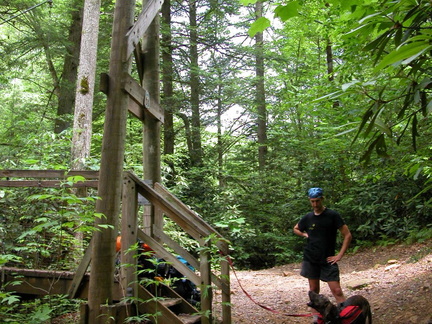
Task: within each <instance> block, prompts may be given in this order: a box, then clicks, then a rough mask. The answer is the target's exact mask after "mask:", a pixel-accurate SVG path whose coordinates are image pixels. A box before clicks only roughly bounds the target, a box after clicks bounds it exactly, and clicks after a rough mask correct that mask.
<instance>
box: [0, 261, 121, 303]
mask: <svg viewBox="0 0 432 324" xmlns="http://www.w3.org/2000/svg"><path fill="white" fill-rule="evenodd" d="M0 275H1V277H0V284H1V285H2V286H3V287H4V289H5V291H8V292H15V293H17V294H23V295H34V296H45V295H49V294H63V295H67V294H68V292H69V289H70V287H71V284H72V281H73V278H74V275H75V272H70V271H54V270H35V269H20V268H8V267H1V268H0ZM89 277H90V275H89V274H86V275H85V276H84V278H83V280H82V282H81V285H80V287H79V289H78V291H77V294H76V296H75V297H76V298H82V299H87V296H88V287H89ZM120 291H121V290H120V287H119V284H118V282H115V285H114V300H120V299H121V294H120Z"/></svg>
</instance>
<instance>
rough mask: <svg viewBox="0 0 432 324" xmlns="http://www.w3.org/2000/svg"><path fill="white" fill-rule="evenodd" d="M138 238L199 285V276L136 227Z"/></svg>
mask: <svg viewBox="0 0 432 324" xmlns="http://www.w3.org/2000/svg"><path fill="white" fill-rule="evenodd" d="M138 238H139V239H141V240H143V241H144V243H147V244H148V245H149V246H150V247H151V249H152V250H153V251H155V252H156V255H157V256H158V257H160V258H162V259H164V260H165V261H166V262H169V263H170V264H171V265H172V266H173V267H174V268H176V269H177V270H178V271H179V272H180V273H181V274H183V275H184V276H185V277H186V278H189V280H190V281H192V282H193V283H194V284H195V285H197V286H199V285H201V278H200V277H199V276H198V275H197V274H196V273H195V272H193V271H192V270H191V269H189V267H188V266H187V265H185V264H184V263H182V262H181V261H180V260H178V259H177V258H176V257H175V256H174V255H172V254H171V253H170V252H168V251H167V250H165V248H164V247H163V246H162V245H161V244H159V243H158V242H157V241H156V240H154V239H153V238H151V237H150V236H148V235H147V234H145V233H144V232H143V231H142V230H141V229H138Z"/></svg>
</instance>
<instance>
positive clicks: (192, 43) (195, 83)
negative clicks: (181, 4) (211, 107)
mask: <svg viewBox="0 0 432 324" xmlns="http://www.w3.org/2000/svg"><path fill="white" fill-rule="evenodd" d="M189 29H190V32H189V33H190V34H189V55H190V60H191V63H190V69H189V74H190V91H191V94H190V96H191V97H190V102H191V108H192V121H191V124H192V129H191V131H192V152H190V154H191V163H192V165H193V166H201V165H202V155H203V152H202V146H201V116H200V107H199V104H200V103H199V94H200V85H199V66H198V33H197V7H196V1H195V0H189Z"/></svg>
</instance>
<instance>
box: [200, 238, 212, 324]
mask: <svg viewBox="0 0 432 324" xmlns="http://www.w3.org/2000/svg"><path fill="white" fill-rule="evenodd" d="M201 248H202V250H201V252H200V273H201V311H202V312H203V313H204V314H209V317H206V316H205V315H203V316H201V323H202V324H210V323H212V315H211V314H212V303H213V301H212V299H213V291H212V286H211V284H212V282H211V267H210V241H208V242H206V243H204V245H203V246H202V247H201Z"/></svg>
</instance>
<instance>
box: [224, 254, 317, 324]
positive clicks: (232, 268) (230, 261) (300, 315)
mask: <svg viewBox="0 0 432 324" xmlns="http://www.w3.org/2000/svg"><path fill="white" fill-rule="evenodd" d="M219 253H220V254H221V255H223V253H222V251H219ZM225 257H226V260H227V262H228V264H229V265H230V267H231V270H232V272H233V273H234V276H235V278H236V280H237V282H238V284H239V286H240V289H241V290H242V291H243V293H244V294H245V295H246V296H247V297H248V298H249V299H250V300H251V301H252V302H253V303H254V304H255V305H257V306H259V307H261V308H263V309H265V310H267V311H269V312H272V313H273V314H279V315H284V316H290V317H312V316H313V315H315V314H311V313H307V314H287V313H282V312H280V311H278V310H275V309H273V308H270V307H268V306H265V305H262V304H260V303H259V302H257V301H256V300H255V299H253V298H252V296H251V295H250V294H249V293H248V292H247V291H246V289H244V287H243V285H242V284H241V282H240V280H239V278H238V276H237V273H236V271H235V269H234V263H233V261H232V259H231V258H230V256H229V255H226V256H225Z"/></svg>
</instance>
